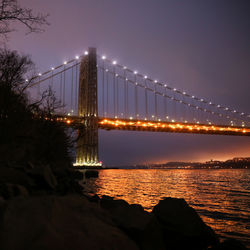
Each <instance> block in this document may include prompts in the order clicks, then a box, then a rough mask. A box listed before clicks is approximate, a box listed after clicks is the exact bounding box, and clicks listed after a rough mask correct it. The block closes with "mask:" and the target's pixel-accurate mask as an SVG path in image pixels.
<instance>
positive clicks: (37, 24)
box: [0, 0, 49, 37]
mask: <svg viewBox="0 0 250 250" xmlns="http://www.w3.org/2000/svg"><path fill="white" fill-rule="evenodd" d="M47 17H48V14H46V15H44V14H42V13H38V14H34V13H33V11H32V9H29V8H24V7H21V6H20V5H19V4H18V2H17V0H1V1H0V35H3V36H5V37H7V34H8V33H10V32H12V31H14V29H13V28H11V23H12V22H18V23H21V24H23V25H24V26H25V27H26V28H27V29H28V33H30V32H41V31H43V29H42V28H41V27H42V26H43V25H48V24H49V23H48V22H47V20H46V19H47Z"/></svg>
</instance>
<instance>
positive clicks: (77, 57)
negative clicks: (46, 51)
mask: <svg viewBox="0 0 250 250" xmlns="http://www.w3.org/2000/svg"><path fill="white" fill-rule="evenodd" d="M88 54H89V52H88V51H86V50H85V51H84V54H83V55H76V56H75V58H73V59H70V60H68V61H66V60H65V61H63V63H62V64H60V65H58V66H56V67H51V68H50V69H49V70H47V71H45V72H43V73H41V72H40V73H38V74H37V75H36V76H34V77H31V78H30V79H28V78H27V79H25V82H30V81H33V80H35V79H39V78H41V77H43V76H46V75H48V74H49V73H53V72H55V71H56V70H58V69H60V68H62V67H65V66H66V65H70V64H72V63H73V62H78V60H79V59H80V58H81V57H82V56H87V55H88ZM78 64H80V62H78ZM74 66H75V65H74ZM71 67H73V66H71ZM68 69H70V67H68V68H66V69H63V70H62V71H60V72H57V73H56V74H54V75H52V76H48V77H47V78H45V79H42V80H38V82H34V83H32V84H31V85H30V87H33V86H35V85H37V84H39V83H41V82H43V81H46V80H48V79H49V78H51V77H54V76H56V75H57V74H60V73H63V72H64V71H65V70H68Z"/></svg>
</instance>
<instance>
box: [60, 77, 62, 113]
mask: <svg viewBox="0 0 250 250" xmlns="http://www.w3.org/2000/svg"><path fill="white" fill-rule="evenodd" d="M60 111H62V73H60Z"/></svg>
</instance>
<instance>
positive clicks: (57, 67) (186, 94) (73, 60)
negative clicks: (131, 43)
mask: <svg viewBox="0 0 250 250" xmlns="http://www.w3.org/2000/svg"><path fill="white" fill-rule="evenodd" d="M87 55H88V51H84V55H81V56H87ZM81 56H78V55H76V56H75V58H74V59H71V60H69V61H64V62H63V64H61V65H59V66H56V67H51V69H50V70H48V71H46V72H43V73H38V75H37V76H35V77H32V78H31V79H26V80H25V81H26V82H29V81H31V80H34V79H37V78H40V77H42V76H45V75H47V74H49V73H51V72H54V71H55V70H57V69H59V68H61V67H63V66H65V65H68V64H71V63H73V62H75V61H78V60H79V59H80V57H81ZM98 57H100V58H101V59H102V60H106V61H107V62H109V63H110V64H112V65H115V66H117V67H120V68H122V69H123V70H126V71H128V72H130V73H133V74H135V75H137V76H139V77H141V78H144V79H147V80H148V81H150V82H152V83H155V84H157V85H159V86H161V87H164V88H166V89H168V90H170V91H173V92H175V93H178V94H181V95H183V96H186V97H189V98H192V99H194V100H196V101H199V102H201V103H204V104H209V105H211V106H213V107H215V108H216V109H222V110H224V111H227V112H230V113H233V114H238V115H240V116H243V117H246V118H250V114H246V113H244V112H239V111H237V110H235V109H230V108H228V107H224V106H222V105H219V104H214V103H212V102H211V101H207V100H205V99H204V98H198V97H195V96H194V95H190V94H188V93H186V92H185V91H180V90H177V89H176V88H172V87H170V86H168V85H167V84H164V83H161V82H159V81H158V80H153V79H151V78H149V77H148V76H146V75H142V74H139V73H138V71H136V70H135V71H133V70H131V69H129V68H127V67H126V66H123V65H120V64H118V63H117V61H115V60H114V61H112V60H109V59H107V57H106V56H104V55H103V56H100V55H98ZM72 67H73V66H72ZM68 69H69V67H68V68H67V69H64V70H62V71H61V72H58V73H56V74H55V75H57V74H60V73H62V72H63V71H65V70H68ZM55 75H53V76H55ZM53 76H49V77H47V78H46V79H42V80H39V81H38V82H35V83H32V84H31V87H32V86H34V85H36V84H39V83H41V82H43V81H45V80H47V79H49V78H51V77H53ZM166 97H167V98H170V99H172V97H169V96H166ZM172 100H174V101H177V102H179V103H183V104H186V103H185V102H183V101H182V100H178V99H176V98H174V99H172ZM188 106H190V107H195V108H196V109H199V110H202V111H204V112H209V110H207V109H203V108H200V107H198V106H194V105H192V104H190V105H188ZM197 107H198V108H197ZM211 114H216V115H217V114H219V115H220V113H217V112H213V111H211ZM227 118H228V117H227ZM231 118H232V117H231ZM234 119H235V118H234ZM241 121H243V120H241Z"/></svg>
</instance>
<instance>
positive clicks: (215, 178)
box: [86, 169, 250, 246]
mask: <svg viewBox="0 0 250 250" xmlns="http://www.w3.org/2000/svg"><path fill="white" fill-rule="evenodd" d="M86 191H87V192H89V193H96V194H98V195H104V194H105V195H109V196H112V197H116V198H119V199H124V200H126V201H127V202H128V203H138V204H141V205H142V206H143V207H144V208H145V209H146V210H147V211H151V210H152V208H153V206H154V205H156V204H157V203H158V202H159V200H160V199H162V198H164V197H169V196H170V197H176V198H184V199H185V200H186V201H187V202H188V204H189V205H190V206H192V207H193V208H194V209H195V210H196V211H197V212H198V213H199V214H200V216H201V217H202V219H203V221H204V222H205V223H207V224H208V225H209V226H211V227H212V228H213V229H214V230H215V231H216V232H217V234H219V235H220V236H221V238H235V239H239V240H241V241H242V242H243V243H244V244H245V245H248V246H249V245H250V240H249V235H250V221H249V220H250V170H248V169H237V170H236V169H222V170H203V169H202V170H179V169H177V170H144V169H143V170H117V169H115V170H100V173H99V178H98V179H90V180H87V190H86Z"/></svg>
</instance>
